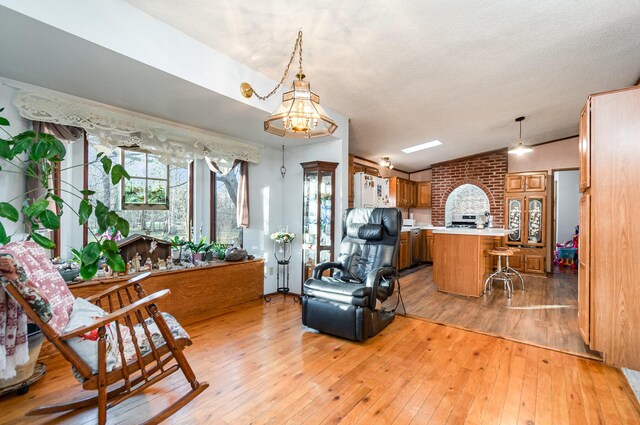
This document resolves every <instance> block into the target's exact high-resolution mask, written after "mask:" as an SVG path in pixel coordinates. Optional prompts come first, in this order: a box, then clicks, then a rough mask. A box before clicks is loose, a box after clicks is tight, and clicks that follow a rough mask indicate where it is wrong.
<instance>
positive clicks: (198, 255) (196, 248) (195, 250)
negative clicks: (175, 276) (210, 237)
mask: <svg viewBox="0 0 640 425" xmlns="http://www.w3.org/2000/svg"><path fill="white" fill-rule="evenodd" d="M187 248H189V250H190V251H191V262H192V263H193V264H197V263H198V262H199V261H202V256H203V255H204V253H205V252H206V251H208V250H209V249H210V247H209V244H208V243H207V238H206V237H203V238H202V239H200V242H198V243H194V242H191V241H189V242H187Z"/></svg>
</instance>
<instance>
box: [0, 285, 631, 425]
mask: <svg viewBox="0 0 640 425" xmlns="http://www.w3.org/2000/svg"><path fill="white" fill-rule="evenodd" d="M187 330H188V331H189V333H190V334H191V336H192V339H193V342H194V345H193V346H191V347H188V348H187V350H186V355H187V357H188V359H189V361H190V362H191V364H192V366H193V367H194V369H195V371H196V374H197V375H198V378H199V379H200V380H206V381H208V382H209V383H210V384H211V386H210V387H209V388H208V389H207V390H206V391H205V392H204V393H202V395H201V396H200V397H198V398H196V399H195V401H193V402H192V403H191V404H189V405H187V406H186V407H185V408H183V409H182V410H181V411H179V412H178V413H177V414H176V415H174V416H173V417H171V418H170V419H169V420H168V421H167V422H166V423H170V424H208V425H209V424H210V425H213V424H263V423H271V424H320V423H341V424H356V423H359V424H409V423H412V424H462V423H467V424H490V425H493V424H516V423H522V424H579V425H582V424H637V423H640V414H639V412H638V410H637V407H636V405H635V404H634V400H633V398H632V397H633V396H632V393H631V389H630V388H629V386H628V384H627V382H626V380H625V378H624V376H623V375H622V374H621V372H620V371H619V370H616V369H613V368H610V367H607V366H604V365H603V364H601V363H599V362H596V361H593V360H587V359H584V358H579V357H576V356H572V355H568V354H562V353H558V352H555V351H550V350H545V349H541V348H537V347H534V346H530V345H525V344H520V343H516V342H512V341H508V340H505V339H500V338H494V337H491V336H488V335H483V334H479V333H474V332H469V331H464V330H460V329H456V328H453V327H447V326H442V325H437V324H434V323H430V322H427V321H424V320H418V319H412V318H404V317H398V318H396V320H395V321H394V322H393V323H391V325H390V326H389V327H388V328H387V329H385V330H384V331H383V332H382V333H381V334H379V335H377V336H376V337H374V338H371V339H370V340H368V341H367V342H366V343H354V342H350V341H345V340H342V339H338V338H334V337H331V336H327V335H321V334H317V333H315V332H313V331H312V330H310V329H306V328H304V327H303V326H302V325H301V323H300V306H299V305H297V304H293V303H292V301H291V297H289V298H287V300H286V302H283V300H282V297H274V299H273V301H272V302H271V303H269V304H263V303H262V302H252V303H247V304H245V305H243V306H242V307H240V308H238V309H237V310H236V311H235V312H232V313H230V314H226V315H224V316H220V317H218V318H215V319H212V320H208V321H205V322H199V323H196V324H194V325H191V326H189V327H188V328H187ZM45 361H46V363H47V365H48V367H49V371H48V373H47V375H46V377H45V378H44V380H43V381H41V382H39V383H37V384H35V385H34V386H33V387H32V389H31V391H30V392H29V393H28V394H27V395H25V396H22V397H8V398H7V397H5V398H3V399H0V412H1V414H0V424H21V423H73V424H92V423H95V420H96V410H95V409H88V410H84V411H81V412H79V413H77V414H74V415H70V414H67V415H62V416H59V417H57V418H56V417H51V416H44V417H31V418H25V417H24V416H23V413H24V411H25V410H27V409H29V408H31V407H33V406H38V405H41V404H45V403H53V402H59V401H62V400H65V399H70V398H77V397H79V396H80V395H81V390H80V386H79V385H78V384H77V382H76V381H75V380H74V379H73V378H72V376H71V373H70V370H69V367H68V365H67V364H66V363H65V362H64V361H63V360H62V359H61V358H60V357H59V356H57V355H56V356H53V357H51V358H47V359H45ZM185 385H186V382H185V380H184V379H183V378H182V377H181V376H179V373H176V374H174V375H172V376H171V377H170V378H167V379H165V380H163V381H161V383H160V384H159V385H155V386H152V387H151V388H149V389H148V390H146V391H145V392H144V393H143V394H144V395H141V396H137V397H135V398H132V399H131V400H128V401H126V402H125V403H123V404H122V405H119V406H116V407H115V408H113V409H112V410H111V411H110V412H109V419H110V422H109V423H111V424H121V423H122V424H137V423H140V422H142V421H143V420H144V419H145V418H147V417H149V416H151V414H153V413H154V412H158V411H159V410H160V409H162V408H164V407H165V406H167V404H168V403H169V402H171V401H175V400H176V399H178V398H179V397H180V396H181V395H182V394H183V393H184V391H186V388H185Z"/></svg>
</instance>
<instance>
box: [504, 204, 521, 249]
mask: <svg viewBox="0 0 640 425" xmlns="http://www.w3.org/2000/svg"><path fill="white" fill-rule="evenodd" d="M523 213H524V199H523V198H507V220H508V221H507V229H509V230H511V231H512V233H511V234H510V235H509V236H508V237H507V243H508V244H521V243H522V240H523V235H522V220H523V215H524V214H523Z"/></svg>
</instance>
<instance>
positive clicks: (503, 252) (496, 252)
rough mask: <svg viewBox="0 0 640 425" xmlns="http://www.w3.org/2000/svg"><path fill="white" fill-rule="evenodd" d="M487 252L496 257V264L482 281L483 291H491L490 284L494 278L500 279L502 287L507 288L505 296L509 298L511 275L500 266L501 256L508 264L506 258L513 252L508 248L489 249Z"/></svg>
mask: <svg viewBox="0 0 640 425" xmlns="http://www.w3.org/2000/svg"><path fill="white" fill-rule="evenodd" d="M487 254H489V255H492V256H497V257H498V266H497V268H496V271H495V272H493V273H491V274H490V275H489V277H487V280H485V281H484V290H485V292H487V291H491V286H492V284H493V281H494V280H501V281H502V282H503V284H504V288H505V289H506V290H507V297H509V298H511V293H512V292H513V284H512V282H511V277H510V276H509V274H507V273H505V272H504V269H503V268H502V257H505V258H506V259H507V260H506V261H507V263H506V264H509V260H508V258H509V257H510V256H512V255H513V254H514V252H513V251H512V250H510V249H489V250H487Z"/></svg>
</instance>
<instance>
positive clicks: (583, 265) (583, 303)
mask: <svg viewBox="0 0 640 425" xmlns="http://www.w3.org/2000/svg"><path fill="white" fill-rule="evenodd" d="M590 219H591V195H589V194H588V193H585V194H583V195H582V196H581V197H580V236H579V239H578V326H579V328H580V335H581V336H582V339H583V340H584V343H585V344H587V345H589V342H590V340H591V331H590V328H591V322H590V317H591V282H590V280H589V279H590V274H589V268H590V266H591V264H590V261H589V259H590V258H591V257H590V245H589V244H590V233H591V232H590Z"/></svg>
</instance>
